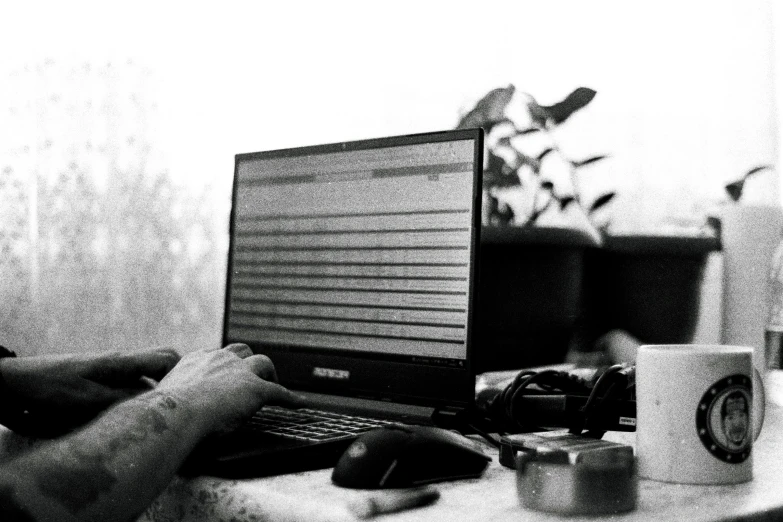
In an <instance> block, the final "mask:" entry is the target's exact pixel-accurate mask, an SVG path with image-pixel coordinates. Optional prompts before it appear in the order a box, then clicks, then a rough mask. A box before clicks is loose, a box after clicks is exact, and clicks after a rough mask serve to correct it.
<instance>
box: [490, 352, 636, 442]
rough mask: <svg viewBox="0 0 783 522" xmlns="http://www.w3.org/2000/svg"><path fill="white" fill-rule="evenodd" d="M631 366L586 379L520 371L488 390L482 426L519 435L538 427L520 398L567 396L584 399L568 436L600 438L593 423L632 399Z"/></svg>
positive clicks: (601, 432)
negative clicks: (614, 404)
mask: <svg viewBox="0 0 783 522" xmlns="http://www.w3.org/2000/svg"><path fill="white" fill-rule="evenodd" d="M634 371H635V370H634V367H633V366H629V365H622V364H617V365H614V366H610V367H609V368H606V369H604V370H596V371H595V372H594V373H593V375H592V377H591V378H589V379H586V378H584V377H581V376H579V375H578V374H575V373H571V372H564V371H558V370H543V371H538V372H536V371H522V372H520V373H519V374H517V375H516V377H514V380H513V381H512V382H511V383H510V384H508V385H507V386H506V387H505V388H503V389H502V390H499V391H498V390H497V389H495V390H491V391H490V393H489V397H488V398H487V397H485V398H484V399H485V400H484V401H483V404H482V403H480V404H479V407H480V409H481V410H482V412H483V414H484V416H485V419H484V420H485V424H484V425H485V426H489V427H490V429H491V430H492V431H495V432H497V433H501V434H502V433H519V432H523V431H535V430H536V429H537V428H538V425H537V424H536V422H537V419H536V416H535V415H534V414H533V413H531V412H530V411H526V408H525V407H524V405H523V402H524V401H523V400H521V399H522V398H523V397H526V396H531V395H539V396H540V395H560V396H562V395H570V396H579V397H587V399H586V401H585V402H584V405H583V406H582V407H581V408H580V411H579V415H576V416H574V419H573V420H572V421H571V423H570V425H569V426H567V427H568V429H569V432H570V433H573V434H582V435H586V436H591V437H596V438H601V437H602V436H603V434H604V431H602V430H597V429H595V428H594V422H593V420H594V419H596V418H598V417H600V416H601V415H602V412H603V410H604V408H605V407H607V405H608V404H610V402H608V401H616V400H632V399H634V398H635V383H634Z"/></svg>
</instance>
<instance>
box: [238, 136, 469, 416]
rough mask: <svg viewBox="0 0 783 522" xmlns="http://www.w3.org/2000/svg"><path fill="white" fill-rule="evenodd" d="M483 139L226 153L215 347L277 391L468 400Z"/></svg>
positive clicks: (447, 402) (403, 139)
mask: <svg viewBox="0 0 783 522" xmlns="http://www.w3.org/2000/svg"><path fill="white" fill-rule="evenodd" d="M482 140H483V134H482V132H481V130H480V129H477V130H472V129H468V130H456V131H445V132H437V133H427V134H417V135H409V136H397V137H390V138H381V139H373V140H362V141H353V142H345V143H334V144H328V145H320V146H312V147H302V148H295V149H285V150H274V151H267V152H257V153H248V154H237V155H236V158H235V159H236V163H235V172H234V189H233V204H232V212H231V225H230V247H229V259H228V278H227V288H226V303H225V315H224V327H223V342H224V343H225V344H228V343H233V342H243V343H246V344H248V345H250V346H251V348H253V350H254V351H255V352H256V353H263V354H266V355H268V356H269V357H270V358H271V359H272V360H273V361H274V363H275V367H276V369H277V373H278V377H279V380H280V383H281V384H283V385H285V386H286V387H289V388H291V389H296V390H302V391H310V392H317V393H327V394H336V395H340V396H344V397H354V398H360V399H371V400H378V401H391V402H396V403H404V404H411V405H423V406H428V407H435V408H449V407H454V408H463V407H466V406H469V405H471V404H472V403H473V398H474V389H475V373H474V369H473V365H472V350H473V346H472V343H471V336H472V322H473V304H474V299H473V294H474V291H475V288H476V282H475V278H476V274H477V273H478V272H477V266H476V262H477V261H476V248H477V245H478V241H479V231H480V215H479V214H480V197H481V190H480V189H481V172H482V152H483V143H482Z"/></svg>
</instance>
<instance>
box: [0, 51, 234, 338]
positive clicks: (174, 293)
mask: <svg viewBox="0 0 783 522" xmlns="http://www.w3.org/2000/svg"><path fill="white" fill-rule="evenodd" d="M3 89H4V92H3V97H2V99H3V101H4V102H5V103H6V105H7V106H6V107H4V109H5V110H6V117H7V119H6V122H5V123H6V125H5V126H4V127H3V128H4V131H5V132H4V135H3V137H2V138H3V139H2V144H3V151H2V156H0V157H2V163H1V164H0V165H1V167H0V168H1V169H2V170H1V171H0V201H2V204H0V223H2V228H0V252H2V256H0V284H1V286H0V296H1V298H2V303H3V306H2V307H0V325H2V328H1V329H0V333H2V335H1V337H2V341H0V342H2V343H3V344H5V345H7V346H10V347H14V348H17V349H18V350H19V351H21V352H22V353H24V354H32V353H39V352H73V351H86V350H95V349H103V350H111V349H114V350H126V349H135V348H138V347H141V346H149V345H172V346H177V347H189V346H193V345H213V346H217V345H218V343H219V339H220V337H219V331H220V318H221V315H220V313H221V312H220V308H219V302H220V300H219V299H216V296H219V295H220V293H221V291H222V286H221V278H220V275H221V273H222V265H223V259H224V253H225V237H224V236H223V235H220V234H218V233H217V232H216V229H215V220H214V215H213V210H214V208H215V204H214V202H211V201H210V197H211V194H209V193H208V191H206V190H203V189H202V190H201V191H198V190H196V189H195V187H192V186H191V187H186V186H178V185H177V184H176V183H175V182H174V181H173V180H172V177H171V176H170V175H169V173H168V172H167V167H166V160H165V154H163V152H162V151H161V150H160V146H159V143H158V136H157V135H156V129H157V128H158V126H159V122H158V119H159V117H158V116H159V115H158V109H157V104H156V100H155V97H154V94H155V85H154V78H153V75H152V74H151V73H150V71H148V70H146V69H145V68H144V67H142V66H138V65H135V64H134V63H133V62H130V61H124V62H119V63H113V62H108V63H107V62H103V63H91V62H80V63H61V62H58V61H55V60H51V59H50V60H44V61H39V62H35V63H30V64H28V65H24V66H20V67H18V68H16V69H13V70H11V71H10V72H8V74H7V76H6V82H4V87H3Z"/></svg>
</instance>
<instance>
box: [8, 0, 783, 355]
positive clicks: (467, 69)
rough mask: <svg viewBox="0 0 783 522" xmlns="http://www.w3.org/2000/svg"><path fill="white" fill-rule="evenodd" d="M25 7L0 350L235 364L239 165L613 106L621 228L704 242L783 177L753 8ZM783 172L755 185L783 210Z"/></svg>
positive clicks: (605, 126)
mask: <svg viewBox="0 0 783 522" xmlns="http://www.w3.org/2000/svg"><path fill="white" fill-rule="evenodd" d="M110 4H111V3H109V2H79V1H76V2H35V1H32V2H24V3H22V2H17V3H14V4H13V5H10V6H5V7H4V13H3V18H4V21H5V24H4V28H3V31H2V33H0V49H2V51H0V303H2V306H0V344H3V345H6V346H8V347H9V348H12V349H15V350H17V352H19V353H20V354H24V355H30V354H35V353H48V352H59V351H86V350H93V349H136V348H138V347H141V346H150V345H172V346H175V347H177V348H178V349H180V350H181V351H188V350H191V349H195V348H197V347H205V346H217V345H218V344H219V343H220V337H221V327H222V306H223V285H224V278H225V260H226V251H227V246H228V240H227V239H228V238H227V227H228V215H229V211H230V195H231V182H232V176H233V157H234V154H236V153H239V152H251V151H258V150H270V149H278V148H286V147H295V146H301V145H313V144H319V143H328V142H336V141H344V140H354V139H363V138H373V137H379V136H384V135H394V134H410V133H417V132H427V131H436V130H443V129H448V128H453V127H454V126H455V125H456V124H457V122H458V121H459V119H460V116H462V115H464V114H465V113H466V112H467V111H468V110H470V109H471V108H472V107H473V105H474V104H475V103H476V101H477V100H478V99H480V98H481V97H482V96H483V95H484V94H485V93H486V92H487V91H489V90H490V89H493V88H495V87H503V86H506V85H509V84H514V85H515V86H516V87H517V89H518V90H520V91H524V92H526V93H530V94H531V95H533V96H535V98H536V99H537V100H538V101H539V102H540V103H542V104H548V103H554V102H556V101H558V100H560V99H562V98H563V97H564V96H566V95H567V94H568V93H569V92H571V91H572V90H574V89H575V88H576V87H579V86H587V87H590V88H592V89H594V90H596V91H597V93H598V94H597V96H596V97H595V99H594V100H593V102H592V103H591V105H590V107H589V108H586V109H585V110H583V111H581V112H579V113H578V114H575V115H574V117H573V118H572V119H570V120H569V121H568V124H567V125H564V126H563V128H562V129H560V131H559V132H561V135H560V136H559V140H560V141H559V143H560V146H561V147H562V148H563V149H566V150H568V151H569V153H570V154H571V155H572V156H574V157H580V156H581V157H584V156H587V155H588V154H596V153H600V154H606V155H608V156H609V158H608V159H607V160H605V161H602V162H601V163H600V164H598V165H596V166H595V167H593V168H592V169H591V171H590V175H589V176H588V177H586V178H585V182H584V184H585V186H584V190H585V192H587V193H588V194H589V193H592V194H599V193H601V192H603V191H606V190H607V189H611V190H613V191H616V192H617V194H618V196H617V198H616V200H615V201H614V202H613V204H612V205H611V207H610V208H609V211H610V212H611V216H610V218H609V219H610V223H611V229H612V230H614V231H620V232H630V233H657V232H661V231H665V232H672V231H675V232H677V231H679V232H681V233H683V234H694V233H699V232H698V230H699V224H700V223H702V222H703V220H704V217H705V215H707V214H709V213H710V212H712V211H714V210H715V209H716V208H719V207H720V206H721V205H724V204H725V203H726V201H725V194H724V192H723V186H724V185H725V184H726V183H728V182H730V181H732V180H734V179H737V178H739V177H741V176H742V174H743V173H744V172H747V171H748V170H749V169H751V168H753V167H755V166H757V165H772V166H774V165H776V164H777V163H778V160H779V153H780V133H779V131H778V129H779V127H780V118H779V111H778V109H777V107H778V105H779V103H780V101H781V100H783V80H781V79H779V78H778V77H777V72H778V71H780V70H781V65H782V64H783V62H782V61H781V60H782V59H783V44H782V43H781V42H783V40H781V38H782V37H783V11H781V9H780V8H779V7H778V6H777V5H775V3H774V2H773V0H753V1H747V0H745V1H740V0H737V1H706V0H704V1H687V0H679V1H676V2H675V1H660V0H658V1H655V2H652V1H641V2H624V1H593V2H579V1H564V0H561V1H550V2H533V1H522V0H516V1H493V0H484V1H482V2H469V3H468V2H455V1H422V0H418V1H401V0H398V1H396V2H394V3H382V4H377V5H376V4H374V3H370V2H358V1H357V2H348V1H331V2H314V1H313V2H306V1H300V2H295V1H294V2H285V3H283V2H275V3H261V2H247V3H241V2H230V1H223V2H220V3H218V2H215V3H201V2H189V3H186V2H146V1H137V2H132V3H123V4H122V5H121V6H119V7H118V6H116V5H110ZM779 185H780V183H779V175H778V172H777V171H776V170H774V169H772V170H770V171H768V172H767V173H765V174H764V175H758V176H755V177H753V178H752V179H751V180H750V181H749V182H748V184H747V186H746V192H745V196H744V199H745V200H746V201H749V202H759V203H764V204H772V205H776V206H777V205H780V190H779Z"/></svg>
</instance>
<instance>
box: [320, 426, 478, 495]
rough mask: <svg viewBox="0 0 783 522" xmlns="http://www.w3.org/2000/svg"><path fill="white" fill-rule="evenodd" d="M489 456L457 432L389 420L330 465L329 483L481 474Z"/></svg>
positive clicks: (378, 484)
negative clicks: (331, 467)
mask: <svg viewBox="0 0 783 522" xmlns="http://www.w3.org/2000/svg"><path fill="white" fill-rule="evenodd" d="M491 460H492V459H491V458H490V457H488V456H487V455H485V454H484V453H483V452H482V451H481V449H479V447H478V445H477V444H476V443H475V442H473V441H472V440H470V439H468V438H466V437H463V436H462V435H460V434H458V433H455V432H452V431H449V430H445V429H442V428H435V427H430V426H409V425H396V424H393V425H389V426H384V427H383V428H378V429H375V430H372V431H369V432H367V433H364V434H362V435H361V436H359V438H357V439H356V440H355V441H354V443H353V444H351V445H350V446H349V447H348V449H346V450H345V453H343V455H342V456H341V457H340V460H339V461H338V462H337V465H335V467H334V470H333V471H332V482H334V483H335V484H336V485H338V486H342V487H346V488H361V489H377V488H408V487H412V486H418V485H421V484H428V483H430V482H438V481H442V480H454V479H461V478H475V477H480V476H481V474H482V473H484V470H485V469H487V466H488V465H489V462H490V461H491Z"/></svg>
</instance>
